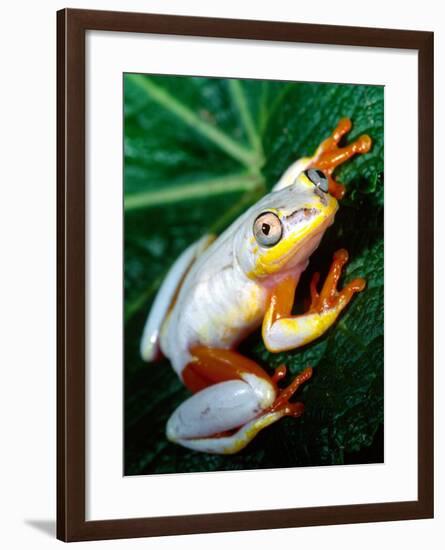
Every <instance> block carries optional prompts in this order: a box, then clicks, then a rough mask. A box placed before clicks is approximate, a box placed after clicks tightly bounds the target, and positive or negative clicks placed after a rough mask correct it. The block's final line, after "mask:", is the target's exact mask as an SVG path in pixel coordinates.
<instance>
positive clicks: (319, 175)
mask: <svg viewBox="0 0 445 550" xmlns="http://www.w3.org/2000/svg"><path fill="white" fill-rule="evenodd" d="M305 175H306V177H307V179H308V180H309V181H311V182H312V183H313V184H314V185H316V186H317V187H318V188H319V189H321V190H322V191H324V192H325V193H327V192H328V190H329V182H328V178H327V177H326V176H325V174H324V173H323V172H322V171H321V170H316V169H315V168H310V169H309V170H306V172H305Z"/></svg>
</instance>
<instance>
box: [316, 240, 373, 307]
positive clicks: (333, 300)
mask: <svg viewBox="0 0 445 550" xmlns="http://www.w3.org/2000/svg"><path fill="white" fill-rule="evenodd" d="M348 258H349V254H348V252H347V251H346V250H345V249H344V248H342V249H340V250H337V252H335V254H334V258H333V260H332V264H331V267H330V269H329V273H328V275H327V277H326V280H325V282H324V284H323V288H322V290H321V292H320V293H318V290H317V285H318V281H319V280H320V274H319V273H314V275H313V276H312V280H311V284H310V291H311V306H310V308H309V311H308V313H321V312H322V311H325V310H327V309H332V308H334V307H336V306H337V305H338V304H339V303H341V304H342V306H343V307H344V306H346V305H347V304H348V303H349V302H350V300H351V298H352V296H353V295H354V294H355V293H356V292H361V291H362V290H363V289H364V288H365V285H366V282H365V280H364V279H362V278H357V279H354V280H353V281H351V282H349V283H348V284H347V285H346V286H345V287H344V288H343V289H342V290H340V291H339V290H338V289H337V285H338V281H339V280H340V277H341V274H342V270H343V267H344V265H345V264H346V262H347V261H348Z"/></svg>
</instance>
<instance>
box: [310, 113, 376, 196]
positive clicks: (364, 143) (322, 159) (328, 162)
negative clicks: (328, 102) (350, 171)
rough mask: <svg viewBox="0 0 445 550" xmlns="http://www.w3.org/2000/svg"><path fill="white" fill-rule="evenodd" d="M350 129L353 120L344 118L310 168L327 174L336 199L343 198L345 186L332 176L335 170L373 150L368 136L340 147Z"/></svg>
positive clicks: (319, 150)
mask: <svg viewBox="0 0 445 550" xmlns="http://www.w3.org/2000/svg"><path fill="white" fill-rule="evenodd" d="M350 129H351V120H350V119H349V118H342V119H341V120H340V121H339V123H338V124H337V127H336V128H335V130H334V131H333V132H332V134H331V135H330V136H329V137H328V138H327V139H325V140H324V141H323V142H322V143H321V144H320V145H319V147H318V149H317V151H316V152H315V155H314V156H313V157H312V159H311V162H310V164H309V166H308V168H317V169H319V170H322V171H323V172H324V173H325V174H326V176H327V178H328V181H329V193H330V194H331V195H333V196H334V197H335V198H336V199H341V198H343V195H344V194H345V186H344V185H342V184H341V183H338V182H337V181H335V179H334V178H333V175H332V174H333V172H334V170H335V169H336V168H337V166H340V165H341V164H343V163H344V162H346V161H347V160H348V159H350V158H351V157H353V156H354V155H356V154H362V153H367V152H368V151H369V150H370V149H371V144H372V141H371V138H370V137H369V136H368V135H366V134H364V135H362V136H360V137H359V138H357V139H356V140H355V141H353V142H352V143H350V144H349V145H346V146H345V147H339V145H338V144H339V142H340V140H341V138H342V137H343V136H344V135H345V134H347V133H348V132H349V130H350Z"/></svg>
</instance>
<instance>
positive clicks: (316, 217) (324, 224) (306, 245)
mask: <svg viewBox="0 0 445 550" xmlns="http://www.w3.org/2000/svg"><path fill="white" fill-rule="evenodd" d="M335 212H336V209H335V210H333V211H331V212H329V213H326V212H325V211H320V210H317V209H316V208H310V209H304V208H302V209H300V210H297V211H296V212H294V213H293V214H291V216H293V219H292V222H293V223H292V225H293V224H296V223H297V220H300V223H301V221H302V220H304V221H305V227H304V230H303V231H302V232H300V231H298V230H297V233H299V234H300V237H299V238H298V239H297V240H295V237H292V236H291V237H289V241H290V242H289V248H288V251H287V253H286V254H284V255H283V263H282V267H281V269H282V270H288V269H294V268H296V267H297V266H301V267H302V270H304V269H305V268H306V265H307V261H308V259H309V257H310V256H311V254H312V253H313V252H314V251H315V250H316V249H317V247H318V245H319V244H320V241H321V239H322V237H323V235H324V232H325V231H326V229H327V228H328V227H329V226H331V225H332V224H333V222H334V216H335Z"/></svg>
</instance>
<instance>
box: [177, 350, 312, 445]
mask: <svg viewBox="0 0 445 550" xmlns="http://www.w3.org/2000/svg"><path fill="white" fill-rule="evenodd" d="M191 353H192V355H193V356H194V357H195V361H193V362H192V363H189V365H187V367H186V369H185V371H184V374H183V379H184V383H185V384H186V385H187V386H188V387H189V389H191V390H192V391H194V392H196V393H195V394H194V395H193V396H192V397H190V398H189V399H187V401H185V402H184V403H182V405H180V406H179V407H178V409H176V411H175V412H174V413H173V414H172V416H171V417H170V419H169V421H168V423H167V437H168V439H170V440H171V441H173V442H175V443H178V444H180V445H182V446H184V447H188V448H190V449H194V450H196V451H201V452H207V453H217V454H233V453H236V452H238V451H240V450H241V449H243V448H244V447H245V446H246V445H247V444H248V443H249V442H250V441H251V440H252V439H253V438H254V437H255V436H256V434H257V433H258V432H259V431H260V430H262V429H263V428H265V427H266V426H269V425H270V424H272V423H274V422H276V421H277V420H279V419H280V418H282V417H283V416H294V417H297V416H300V415H301V414H302V413H303V409H304V407H303V405H302V403H289V399H290V397H291V396H292V395H293V394H294V392H295V391H296V390H297V388H298V387H299V386H300V384H302V383H303V382H304V381H306V380H307V379H308V378H309V377H310V376H311V372H312V371H311V369H306V371H304V372H303V373H302V374H300V375H299V376H297V377H296V378H295V380H294V381H293V382H292V383H291V384H290V385H289V386H288V387H287V388H286V389H284V390H279V388H278V387H277V382H278V380H280V379H281V378H283V377H284V375H285V374H286V370H285V368H284V367H280V368H278V369H277V370H276V373H275V375H274V376H273V377H269V376H268V374H267V373H266V372H265V371H264V370H263V369H262V368H261V367H260V366H259V365H257V364H256V363H255V362H254V361H251V360H250V359H247V358H246V357H243V356H242V355H241V354H239V353H237V352H235V351H232V350H223V349H213V348H205V347H202V346H196V347H194V348H193V349H192V350H191Z"/></svg>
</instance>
